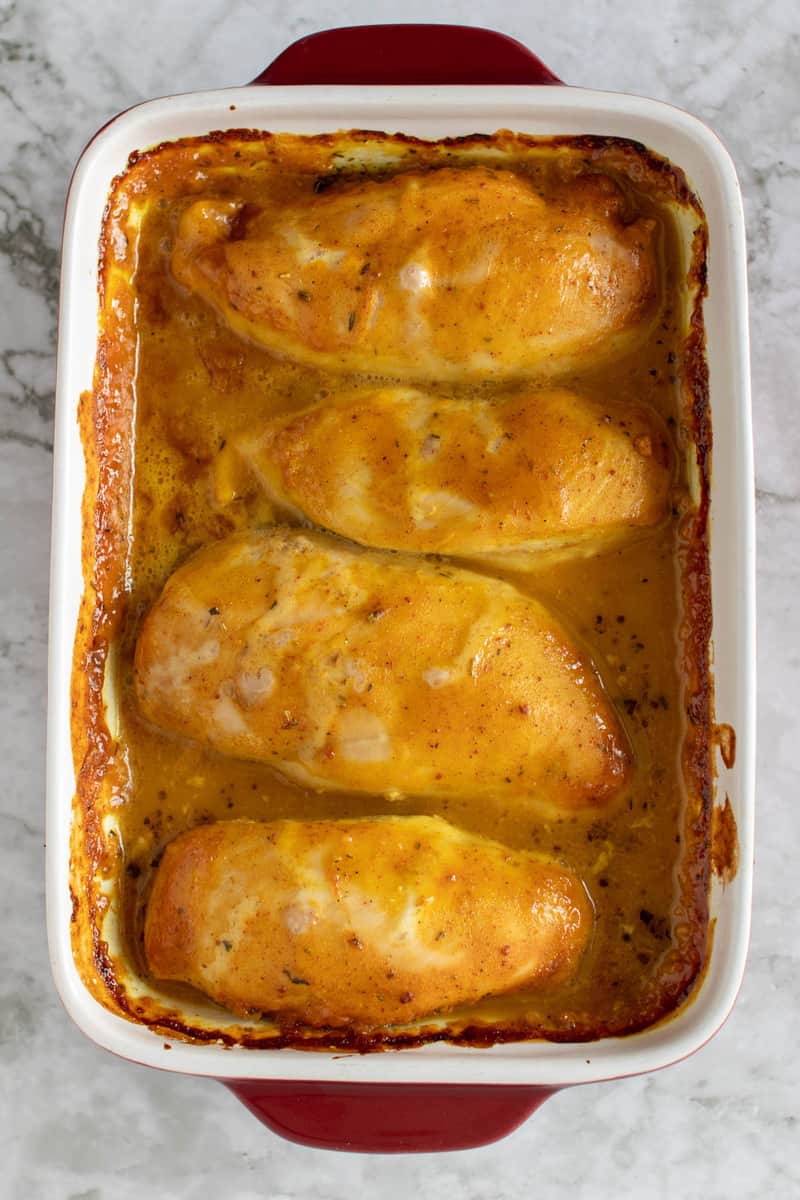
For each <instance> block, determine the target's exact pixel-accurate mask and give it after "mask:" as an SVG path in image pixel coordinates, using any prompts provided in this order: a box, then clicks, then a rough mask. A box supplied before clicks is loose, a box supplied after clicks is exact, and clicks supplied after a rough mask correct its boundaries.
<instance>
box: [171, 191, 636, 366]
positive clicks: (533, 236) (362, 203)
mask: <svg viewBox="0 0 800 1200" xmlns="http://www.w3.org/2000/svg"><path fill="white" fill-rule="evenodd" d="M656 242H657V226H656V223H655V221H654V220H652V219H651V218H642V217H638V218H636V219H629V215H628V213H627V205H626V201H625V198H624V196H623V194H622V192H621V190H620V188H619V187H618V186H617V184H616V183H614V182H613V181H612V180H611V179H610V178H608V177H606V176H602V175H598V174H586V175H583V176H580V177H578V178H573V179H571V180H569V181H564V182H563V183H561V184H558V185H557V186H555V187H554V188H553V189H552V190H551V191H550V192H549V193H547V194H543V193H541V192H540V191H538V190H537V186H536V185H535V183H534V182H533V181H532V180H526V179H525V178H523V177H522V176H520V175H516V174H514V173H512V172H510V171H503V170H490V169H487V168H483V167H470V168H467V169H452V168H442V169H440V170H436V171H428V172H425V173H414V172H409V173H405V174H401V175H395V176H393V177H392V178H390V179H386V180H375V179H369V180H364V181H359V182H355V183H353V182H350V183H342V184H339V185H334V186H332V187H330V188H329V189H328V190H327V191H325V192H323V193H321V194H315V193H314V192H313V191H311V189H309V192H308V194H307V195H304V196H301V197H300V198H299V199H298V200H297V201H296V203H295V204H293V205H292V204H286V205H283V206H281V207H277V206H270V205H269V204H266V206H265V207H259V206H258V205H255V204H244V203H243V202H241V201H239V200H232V199H231V200H228V199H224V198H221V199H220V198H203V199H200V200H197V201H196V202H194V203H193V204H191V205H190V206H189V207H188V209H187V210H186V212H185V213H184V214H183V216H182V219H181V221H180V224H179V228H178V233H177V239H176V243H175V247H174V251H173V257H172V269H173V273H174V275H175V278H176V279H177V280H178V281H179V282H180V283H181V284H183V285H184V286H185V287H187V288H188V289H189V290H190V291H192V292H194V293H196V294H197V295H199V296H201V297H203V298H204V299H205V300H206V301H208V302H209V303H210V304H211V305H213V306H214V307H215V308H216V309H217V311H218V312H219V314H220V315H221V316H222V318H223V319H224V321H226V322H227V324H228V325H229V326H230V328H231V329H232V330H234V331H235V332H236V333H237V334H240V335H242V336H244V337H246V338H249V339H251V340H253V341H255V342H258V343H259V344H260V345H262V346H264V347H265V348H266V349H267V350H269V351H270V352H271V353H273V354H275V355H278V356H280V357H284V358H288V359H292V360H294V361H296V362H300V363H306V364H309V365H311V366H317V367H324V368H327V369H329V370H333V371H348V372H368V373H372V374H377V375H381V376H388V377H391V378H394V379H400V380H420V379H438V380H443V381H448V380H451V381H452V380H469V379H491V378H512V377H521V378H522V377H527V376H530V375H535V374H540V373H544V374H548V373H552V372H565V371H569V370H571V369H572V367H573V366H574V365H575V361H576V359H577V358H578V357H583V360H584V361H585V356H586V355H587V354H591V355H593V356H594V357H595V358H599V357H604V356H607V355H609V354H612V353H617V352H619V351H620V350H622V349H624V348H625V347H626V346H627V344H628V343H629V342H630V341H631V340H632V339H635V338H636V336H637V335H639V334H641V333H642V331H643V330H644V329H645V328H646V327H647V325H648V322H649V321H650V320H652V319H654V318H655V315H656V312H657V309H658V303H659V295H658V292H659V288H658V283H657V280H658V271H657V252H656Z"/></svg>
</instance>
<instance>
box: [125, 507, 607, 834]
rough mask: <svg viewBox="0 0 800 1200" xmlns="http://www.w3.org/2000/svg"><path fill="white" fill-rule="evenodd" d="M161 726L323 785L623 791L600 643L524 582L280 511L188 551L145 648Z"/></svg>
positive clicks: (431, 790)
mask: <svg viewBox="0 0 800 1200" xmlns="http://www.w3.org/2000/svg"><path fill="white" fill-rule="evenodd" d="M135 665H136V686H137V691H138V695H139V701H140V705H141V708H142V709H143V711H144V713H145V715H146V716H147V717H149V718H150V720H151V721H153V722H155V723H156V724H158V725H160V726H162V727H163V728H165V729H168V730H172V731H174V732H175V733H178V734H184V735H185V736H187V737H190V738H195V739H197V740H199V741H202V742H205V743H206V744H208V745H211V746H213V747H215V748H216V749H217V750H220V751H222V753H224V754H228V755H232V756H235V757H237V758H244V759H254V760H256V761H258V762H265V763H270V764H272V765H273V766H274V767H275V768H277V769H278V770H279V771H281V772H282V773H284V774H285V775H287V776H289V777H290V778H292V779H294V780H296V781H297V782H299V783H301V784H305V785H309V786H311V787H314V788H318V789H321V790H326V789H327V790H334V791H354V792H370V793H382V794H389V795H391V794H392V793H408V794H412V795H419V796H427V797H436V798H442V797H447V796H459V797H464V796H474V797H476V798H484V799H486V800H487V801H489V800H491V801H492V802H497V803H502V804H504V805H505V804H508V803H528V802H530V803H532V804H533V803H537V804H538V805H540V806H541V807H542V808H545V809H548V810H550V811H566V812H570V811H576V810H581V809H593V808H596V807H602V806H603V805H606V804H608V803H609V802H610V801H611V800H612V799H613V798H614V797H615V796H616V795H617V794H618V793H619V791H620V789H621V788H622V787H623V785H624V784H625V783H626V781H627V780H628V778H629V775H630V771H631V759H630V750H629V744H628V741H627V738H626V735H625V733H624V731H623V729H622V727H621V725H620V721H619V718H618V717H617V714H616V711H615V709H614V707H613V706H612V704H611V703H610V701H609V699H608V697H607V696H606V694H605V692H604V690H603V686H602V684H601V682H600V680H599V678H598V676H597V674H596V673H595V671H594V668H593V666H592V663H591V661H590V660H589V659H588V658H587V656H586V654H585V653H584V652H583V651H581V650H580V649H578V647H577V646H576V645H575V644H574V642H573V641H572V640H571V639H570V637H569V636H568V635H567V633H566V632H565V630H564V629H563V628H562V626H561V625H560V624H559V622H558V621H557V620H556V619H555V618H554V617H553V616H552V615H551V614H550V613H549V612H548V611H547V610H546V609H545V608H543V607H542V605H541V604H539V603H537V602H536V601H535V600H533V599H531V598H530V597H528V596H525V595H523V594H522V593H521V592H519V591H517V589H516V588H514V587H512V586H511V585H510V584H507V583H503V582H500V581H498V580H495V579H487V578H485V577H484V576H481V575H476V574H473V573H472V572H470V571H465V570H459V569H457V568H455V567H452V566H445V565H443V564H441V563H437V562H435V561H427V560H424V559H415V558H413V557H404V556H398V555H393V554H389V553H381V552H378V551H367V550H360V549H358V548H356V547H351V546H348V545H347V543H342V542H340V541H338V540H337V539H336V538H333V537H330V536H328V535H325V534H319V533H306V532H304V531H302V530H293V529H285V528H271V529H267V530H264V531H256V532H248V533H245V534H237V535H234V536H232V537H229V538H226V539H225V540H223V541H221V542H217V543H215V544H212V545H210V546H208V547H206V548H204V549H203V550H201V551H200V552H199V553H197V554H196V555H194V556H193V557H192V558H190V559H189V560H188V561H187V562H186V563H184V564H183V566H181V567H179V568H178V570H177V571H176V572H175V573H174V575H173V576H172V577H171V578H170V579H169V580H168V582H167V585H166V587H165V588H164V591H163V593H162V595H161V597H160V598H159V600H158V601H157V602H156V604H155V605H154V607H153V609H152V610H151V612H150V613H149V615H148V617H147V618H146V620H145V622H144V625H143V627H142V631H141V634H140V636H139V641H138V645H137V647H136V664H135Z"/></svg>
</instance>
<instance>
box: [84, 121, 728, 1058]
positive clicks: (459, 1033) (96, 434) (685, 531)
mask: <svg viewBox="0 0 800 1200" xmlns="http://www.w3.org/2000/svg"><path fill="white" fill-rule="evenodd" d="M344 136H346V138H347V139H349V142H350V143H352V145H353V146H358V145H361V144H364V145H367V144H369V143H370V142H372V141H374V140H375V139H376V137H378V138H380V139H381V141H382V142H384V143H387V142H388V143H390V144H391V145H392V146H395V147H397V148H398V149H399V150H401V151H404V152H405V157H404V158H402V159H401V160H400V161H399V162H395V163H393V164H392V165H391V167H390V168H388V169H387V170H386V171H385V172H382V173H381V172H378V177H380V175H381V174H388V173H392V174H396V173H398V171H406V170H413V169H415V167H418V166H419V162H418V160H417V155H418V154H421V153H422V152H430V151H431V147H432V146H434V145H435V147H436V150H437V154H438V157H437V159H436V161H435V162H433V163H427V164H426V169H428V170H435V169H437V168H438V167H441V166H454V165H464V166H466V165H472V164H473V163H474V161H475V160H474V159H470V158H469V154H470V152H471V151H472V150H474V151H475V152H476V154H478V155H480V152H481V151H485V150H486V149H487V148H491V147H497V148H498V149H500V150H508V151H510V152H512V153H513V151H515V150H516V151H517V152H518V153H519V152H520V151H521V150H525V149H527V150H537V149H539V148H541V149H543V150H547V149H551V150H552V149H564V150H565V151H569V152H571V153H575V152H577V153H579V154H581V155H582V156H583V162H584V166H585V169H586V170H588V171H591V170H593V169H603V170H604V171H607V172H608V173H611V174H614V173H615V169H616V168H615V163H616V164H617V167H618V170H619V172H620V174H624V173H625V172H627V173H629V174H631V173H633V174H634V175H635V174H636V173H637V172H640V173H641V176H642V178H644V177H645V176H647V178H648V180H649V181H650V182H651V184H652V185H653V187H654V188H655V189H656V190H657V191H658V193H659V196H660V197H661V199H663V200H664V202H666V203H671V204H675V205H679V206H681V207H682V208H683V209H684V210H688V211H690V212H692V213H693V215H694V217H695V218H696V224H697V227H696V229H695V232H694V240H693V246H692V256H691V262H690V265H689V271H688V282H689V286H690V288H691V289H692V290H693V292H694V304H693V310H692V313H691V315H690V320H689V326H688V336H687V337H686V339H685V347H684V356H683V379H684V408H685V412H684V419H685V422H686V425H687V428H688V429H689V430H690V434H691V440H692V442H693V445H694V448H695V451H696V460H697V469H698V475H699V484H700V486H699V499H698V504H697V507H696V508H695V509H694V511H693V512H691V513H690V514H688V515H687V517H686V518H685V519H684V522H683V524H682V528H681V531H680V551H679V553H680V556H681V566H682V579H683V603H684V611H685V613H686V615H687V617H688V620H687V622H686V633H685V636H684V649H685V662H686V664H687V667H688V675H687V680H686V686H685V703H686V711H687V713H688V732H687V736H686V738H685V743H684V750H683V765H684V773H685V775H686V777H687V778H689V779H691V780H692V781H693V785H694V790H695V792H696V795H695V796H694V797H693V798H692V799H691V800H690V811H688V812H687V814H686V821H685V831H686V841H687V846H686V851H685V852H686V854H687V856H688V857H689V859H690V860H691V861H692V863H693V870H692V871H691V872H688V871H687V872H684V875H685V878H684V880H683V881H682V886H683V888H684V890H685V897H684V902H685V905H686V907H687V908H688V909H690V910H692V911H693V912H695V913H697V914H702V916H703V920H702V921H699V922H698V923H697V926H696V936H695V939H694V944H693V945H692V948H691V953H689V954H688V955H687V958H686V960H685V961H684V962H683V963H682V965H681V968H680V970H677V971H676V972H675V977H674V978H673V979H671V980H670V986H669V988H668V990H666V991H665V992H663V993H662V994H661V996H660V1001H659V1003H658V1004H654V1005H652V1006H651V1008H650V1009H644V1010H643V1011H642V1012H641V1014H640V1018H639V1019H637V1020H636V1021H635V1022H634V1023H631V1022H630V1020H629V1019H626V1021H625V1023H624V1025H620V1024H615V1023H614V1022H613V1021H608V1022H606V1023H602V1022H601V1023H598V1022H597V1021H594V1022H593V1023H592V1024H591V1026H588V1025H581V1024H580V1023H578V1022H576V1023H574V1024H573V1025H571V1026H570V1027H569V1028H558V1029H553V1028H544V1027H540V1026H537V1025H534V1024H530V1023H514V1022H506V1023H504V1025H503V1026H502V1027H495V1026H488V1025H486V1026H485V1025H481V1024H476V1023H474V1022H473V1023H465V1024H464V1025H463V1026H459V1025H458V1024H457V1023H455V1022H454V1027H453V1028H441V1027H439V1026H438V1025H437V1026H434V1025H430V1024H429V1025H427V1026H425V1025H422V1026H421V1027H420V1028H419V1029H414V1030H411V1031H409V1030H402V1031H397V1030H395V1031H393V1030H392V1029H384V1030H374V1031H363V1030H361V1031H359V1030H334V1031H320V1032H309V1030H308V1029H306V1028H301V1027H298V1026H294V1025H284V1026H283V1027H282V1028H281V1029H280V1031H279V1032H278V1033H277V1034H275V1035H273V1034H271V1033H269V1032H268V1031H266V1030H265V1031H264V1032H259V1031H258V1030H253V1029H248V1028H246V1027H242V1026H237V1025H236V1024H235V1021H233V1022H232V1021H230V1020H228V1021H226V1023H225V1025H224V1026H223V1025H220V1027H218V1028H217V1027H214V1028H212V1027H206V1026H205V1025H201V1024H199V1023H197V1022H195V1023H192V1022H190V1021H186V1020H184V1019H183V1018H182V1017H181V1015H180V1012H179V1011H177V1010H176V1009H175V1008H174V1007H172V1006H171V1005H169V1002H167V1001H159V1000H156V999H154V998H153V999H151V998H144V999H135V998H133V997H132V996H131V995H129V993H128V991H127V990H126V987H125V984H124V982H123V979H122V978H121V974H120V970H119V966H118V965H117V964H115V960H114V955H113V954H112V952H111V951H110V949H109V946H108V944H107V942H106V941H105V940H104V939H103V938H102V937H101V934H100V929H101V927H102V922H103V919H104V917H105V915H106V912H107V908H108V904H109V900H108V898H107V896H106V895H105V893H104V892H103V891H102V889H101V888H100V887H99V886H98V881H107V880H110V879H111V880H113V879H115V878H116V877H117V874H118V873H119V872H120V871H121V869H122V866H123V862H124V860H123V855H122V851H121V848H120V846H119V845H118V843H117V842H116V841H115V839H114V838H111V837H109V836H107V835H106V834H104V831H103V827H102V797H103V795H104V791H107V789H108V788H109V787H110V786H112V785H113V783H114V780H115V777H116V776H118V777H119V781H120V784H122V782H123V774H122V764H121V761H120V758H119V754H118V752H119V749H120V748H119V747H118V746H117V745H116V743H115V740H114V738H113V736H112V735H111V733H110V731H109V729H108V727H107V724H106V713H105V704H104V698H103V692H104V687H105V684H106V673H107V670H108V666H109V654H110V651H111V648H112V646H113V645H114V644H115V641H116V639H117V638H118V637H119V635H120V631H121V629H122V628H123V625H124V620H125V614H126V607H127V596H126V592H125V586H124V562H125V552H126V538H127V529H128V525H127V516H128V514H127V510H126V503H127V497H128V496H129V493H130V483H131V469H132V464H131V461H130V457H129V449H130V430H131V425H132V421H133V411H132V401H131V398H130V397H126V396H125V395H124V394H123V392H124V389H118V388H115V387H114V386H113V380H112V378H111V375H110V372H109V369H108V362H109V358H110V357H112V356H113V355H114V354H117V355H119V354H120V353H128V352H130V353H131V354H132V353H133V336H132V331H133V329H134V322H133V311H132V304H133V296H132V289H131V288H128V289H127V293H126V292H125V291H124V290H123V291H122V292H121V293H120V295H121V298H122V301H123V302H122V304H121V305H117V306H113V307H112V306H109V305H107V304H106V303H105V301H106V299H107V297H108V293H109V289H110V287H111V280H110V267H111V263H112V260H113V247H112V245H111V232H112V221H113V217H114V211H115V205H116V204H117V202H118V201H119V198H120V192H121V189H122V187H123V184H124V182H125V181H126V179H127V178H128V173H129V172H130V171H131V170H132V169H135V168H136V167H138V166H140V165H144V164H147V163H149V162H150V161H151V160H153V159H155V158H157V156H159V155H160V154H162V153H164V152H166V151H168V150H171V149H174V147H175V146H176V145H177V144H178V143H175V142H168V143H162V144H160V145H158V146H155V147H153V148H151V149H148V150H145V151H141V152H140V151H135V152H134V153H132V154H131V155H130V158H129V160H128V170H127V171H126V172H125V173H123V174H121V175H120V176H118V177H117V179H116V180H115V181H114V183H113V186H112V191H111V194H110V197H109V201H108V204H107V206H106V209H105V214H104V220H103V229H102V235H101V239H100V244H99V291H100V301H101V305H102V306H103V307H104V317H103V323H102V326H101V332H100V337H99V343H98V352H97V359H96V367H95V378H94V386H93V390H92V391H91V392H90V393H87V394H86V395H85V396H84V397H83V398H82V402H81V405H80V410H79V422H80V429H81V437H82V442H83V445H84V449H85V456H86V467H87V476H86V488H85V493H84V500H83V564H84V580H85V591H84V596H83V600H82V604H81V609H80V614H79V621H78V628H77V633H76V641H75V652H74V660H73V676H72V717H73V719H72V730H73V758H74V762H75V768H76V775H77V779H78V784H77V792H76V799H75V806H74V812H75V820H74V821H73V828H72V836H71V858H72V871H71V893H72V943H73V951H74V954H75V958H76V962H77V964H78V966H79V970H80V973H81V975H82V977H83V979H84V982H85V983H86V986H87V987H88V988H89V990H90V991H91V992H92V994H93V995H94V996H95V997H96V998H97V999H98V1000H100V1001H101V1002H102V1003H103V1004H105V1005H106V1007H108V1008H110V1009H111V1010H112V1011H114V1012H116V1013H118V1014H120V1015H122V1016H125V1017H127V1018H128V1019H130V1020H132V1021H134V1022H136V1023H138V1024H143V1025H146V1026H148V1027H149V1028H151V1029H152V1030H153V1031H154V1032H156V1033H159V1034H162V1035H166V1036H170V1037H173V1038H178V1039H180V1040H184V1041H189V1042H196V1043H216V1044H221V1045H224V1046H231V1047H233V1046H244V1047H248V1048H251V1049H277V1048H281V1047H293V1048H296V1049H305V1050H309V1051H327V1050H336V1051H338V1052H340V1053H358V1054H363V1053H369V1052H374V1051H379V1050H389V1049H401V1048H406V1047H413V1046H419V1045H421V1044H425V1043H431V1042H441V1041H446V1042H450V1043H454V1044H458V1045H464V1046H487V1045H493V1044H497V1043H506V1042H515V1041H524V1040H530V1039H542V1038H545V1039H547V1040H549V1041H553V1042H587V1041H592V1040H595V1039H597V1038H602V1037H607V1036H620V1035H623V1034H629V1033H634V1032H637V1031H639V1030H641V1029H644V1028H647V1027H650V1026H652V1025H653V1024H654V1023H656V1022H657V1021H659V1020H662V1019H664V1018H666V1017H668V1016H669V1015H670V1014H671V1013H672V1012H674V1011H675V1009H676V1008H678V1007H679V1006H680V1005H681V1003H682V1002H683V1001H684V1000H685V999H686V998H687V997H688V996H690V995H691V993H692V991H693V989H694V988H695V987H696V984H697V980H698V978H700V977H701V974H702V969H703V965H704V962H705V961H706V957H707V937H708V935H707V928H708V920H707V918H708V887H709V879H710V873H711V861H710V842H711V836H710V835H711V812H712V799H713V776H712V768H711V765H710V763H711V742H712V729H713V724H712V719H713V718H712V711H713V703H712V702H713V682H712V677H711V672H710V666H709V644H710V634H711V589H710V574H709V523H708V505H709V487H710V472H711V445H712V443H711V422H710V410H709V393H708V371H707V365H706V360H705V334H704V327H703V312H702V309H703V300H704V298H705V295H706V262H707V250H708V247H707V233H706V227H705V221H704V216H703V212H702V208H701V206H700V203H699V201H698V199H697V197H696V196H695V195H694V194H693V192H692V190H691V188H690V186H689V184H688V182H687V180H686V178H685V176H684V174H683V172H682V171H681V170H680V169H679V168H677V167H675V166H674V165H673V164H671V163H669V162H668V161H667V160H665V159H663V158H661V157H660V156H658V155H656V154H654V153H653V152H651V151H649V150H648V149H647V148H646V147H644V146H642V145H641V144H640V143H637V142H634V141H631V140H627V139H617V138H612V137H596V136H588V135H587V136H583V137H566V136H564V137H551V138H535V137H527V136H525V135H517V134H512V133H509V132H507V131H501V132H500V133H498V134H496V135H482V134H481V135H479V134H476V135H470V136H465V137H458V138H449V139H443V140H442V141H441V142H438V143H435V144H434V143H430V142H427V141H423V140H422V139H418V138H414V137H410V136H408V135H402V134H396V135H391V136H390V135H386V134H382V133H376V132H372V131H369V130H356V131H351V132H349V133H348V134H347V135H344ZM342 137H343V135H342V134H329V135H321V136H320V137H317V138H314V139H313V141H314V142H315V143H316V144H317V145H320V146H334V145H336V144H339V143H341V140H342ZM272 140H273V135H270V134H268V133H266V134H265V133H264V132H263V131H259V130H253V129H244V130H228V131H215V132H213V133H211V134H209V135H206V136H204V137H198V138H192V139H184V140H183V141H182V142H181V143H179V144H180V145H182V146H186V147H187V148H191V147H197V149H198V150H202V149H204V148H205V149H208V148H209V147H225V146H228V145H230V144H231V143H235V142H240V143H264V144H265V145H268V144H269V143H270V142H271V141H272ZM480 161H483V162H486V161H487V160H486V159H485V158H481V159H480ZM346 163H347V160H346V159H343V162H342V165H341V167H337V168H336V169H335V170H332V171H331V172H330V174H329V175H325V176H323V177H322V178H323V179H324V186H328V185H329V181H330V184H334V183H338V182H341V183H346V182H348V181H349V180H353V179H360V178H363V177H364V176H365V175H367V174H369V175H374V174H375V172H374V171H368V170H367V168H366V167H364V168H363V169H362V168H361V167H359V168H358V169H356V170H352V169H350V170H348V168H347V165H346ZM318 178H319V175H318V174H315V173H314V172H310V173H309V185H310V186H311V187H312V188H313V187H314V186H315V182H316V180H317V179H318ZM118 299H119V297H118ZM126 303H127V305H128V307H126Z"/></svg>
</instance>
